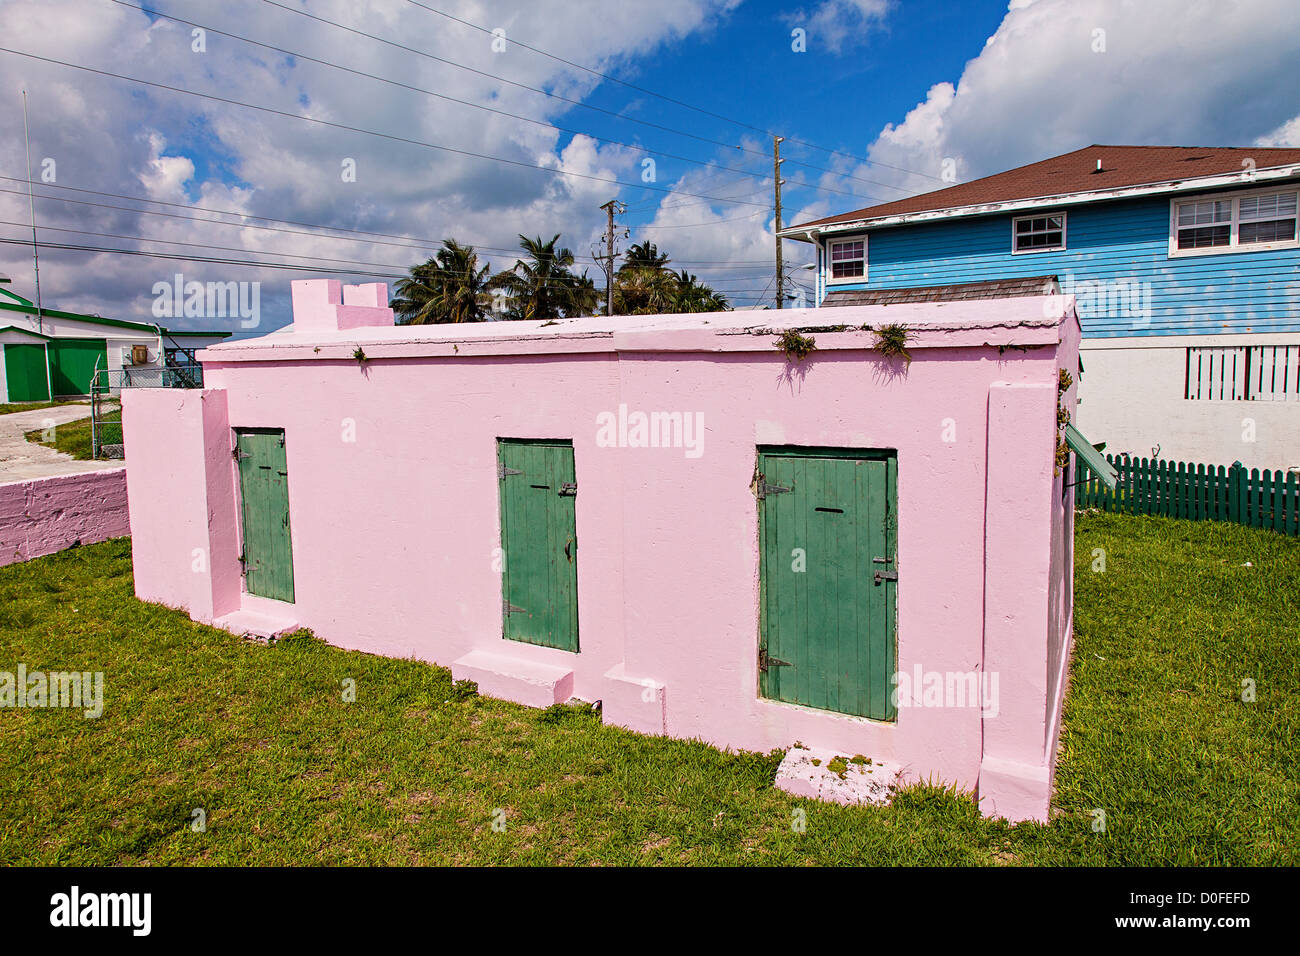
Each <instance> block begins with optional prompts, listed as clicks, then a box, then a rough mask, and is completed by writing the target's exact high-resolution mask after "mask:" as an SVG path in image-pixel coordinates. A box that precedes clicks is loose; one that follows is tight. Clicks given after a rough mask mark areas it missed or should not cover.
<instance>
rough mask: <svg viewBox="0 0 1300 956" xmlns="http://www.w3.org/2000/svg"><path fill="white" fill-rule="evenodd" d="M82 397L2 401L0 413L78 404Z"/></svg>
mask: <svg viewBox="0 0 1300 956" xmlns="http://www.w3.org/2000/svg"><path fill="white" fill-rule="evenodd" d="M79 403H80V399H75V398H73V399H69V400H68V401H64V402H57V401H56V402H0V415H10V414H12V413H13V412H32V411H35V410H36V409H38V408H58V407H59V406H60V405H77V404H79Z"/></svg>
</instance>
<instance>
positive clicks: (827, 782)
mask: <svg viewBox="0 0 1300 956" xmlns="http://www.w3.org/2000/svg"><path fill="white" fill-rule="evenodd" d="M855 759H857V760H858V762H857V763H854V760H855ZM841 760H842V761H843V766H840V763H839V762H838V761H841ZM868 761H869V762H868ZM901 777H902V768H901V767H898V766H896V765H894V764H890V763H884V762H881V761H878V760H870V758H863V757H862V755H861V754H846V753H844V752H843V751H834V750H821V749H805V748H802V747H794V748H791V750H790V751H789V752H788V753H787V754H786V755H785V759H784V760H782V761H781V766H780V767H779V768H778V769H777V771H776V788H777V789H778V790H784V791H785V792H786V793H789V794H792V795H793V796H796V797H808V798H811V799H813V800H827V801H830V802H832V803H841V804H847V805H852V804H875V805H877V806H883V805H884V804H887V803H889V801H890V800H891V799H892V798H893V796H894V791H895V790H896V789H898V787H899V785H900V778H901Z"/></svg>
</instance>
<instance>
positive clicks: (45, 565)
mask: <svg viewBox="0 0 1300 956" xmlns="http://www.w3.org/2000/svg"><path fill="white" fill-rule="evenodd" d="M1094 548H1102V549H1104V550H1105V560H1106V570H1105V571H1104V572H1101V573H1099V572H1094V571H1093V570H1091V567H1092V565H1093V562H1094V556H1093V554H1092V551H1093V549H1094ZM1076 549H1077V558H1078V570H1077V579H1076V580H1077V595H1078V599H1077V600H1078V609H1077V622H1076V623H1077V627H1076V631H1077V635H1076V636H1077V644H1076V650H1075V660H1074V665H1073V677H1072V681H1073V683H1072V690H1071V695H1070V698H1069V702H1068V705H1067V710H1066V719H1065V725H1066V728H1065V733H1064V738H1063V752H1062V758H1061V764H1060V767H1059V770H1058V773H1057V786H1058V793H1057V797H1056V806H1055V810H1054V818H1053V820H1052V822H1051V823H1050V825H1047V826H1039V825H1036V824H1020V825H1019V826H1016V827H1010V826H1008V825H1006V824H1005V823H1001V822H995V821H987V820H984V819H982V818H981V817H980V816H979V814H978V812H977V811H976V808H975V806H974V804H973V803H972V802H971V801H970V800H969V799H968V797H966V796H963V795H959V794H955V793H952V792H950V791H945V790H944V789H942V788H939V787H929V786H922V787H914V788H910V789H908V790H905V791H903V792H902V793H900V794H899V795H898V796H897V798H896V799H895V801H894V803H893V805H892V806H890V807H888V808H856V807H855V808H849V807H838V806H831V805H823V804H817V803H813V802H810V801H806V800H798V799H795V798H792V797H789V796H787V795H785V794H783V793H780V792H778V791H776V790H775V789H774V788H773V787H772V786H771V781H772V777H773V774H774V772H775V770H776V765H777V762H778V761H779V757H780V754H779V753H778V754H775V755H760V754H743V753H742V754H736V753H730V754H728V753H721V752H719V751H717V750H715V749H713V748H711V747H708V746H705V745H703V744H700V743H693V742H685V741H673V740H665V739H655V738H649V737H641V736H637V735H635V734H632V733H628V732H626V731H622V730H619V729H616V728H612V727H605V726H602V725H601V723H600V721H599V718H598V716H596V715H594V714H591V713H590V712H582V711H577V710H573V709H566V708H556V709H553V710H551V711H534V710H529V709H527V708H524V707H520V706H516V705H513V704H508V703H504V702H500V701H494V700H489V699H486V698H482V697H478V696H476V695H473V694H472V693H468V692H466V690H465V689H464V688H459V687H455V686H453V684H452V681H451V677H450V675H449V673H448V671H446V670H444V669H442V668H438V667H430V666H427V665H425V664H421V663H418V662H414V661H401V660H389V659H385V658H380V657H373V656H369V655H365V654H359V653H353V652H347V651H342V650H338V649H335V648H331V647H329V646H327V645H325V644H323V643H321V642H319V641H317V640H314V639H312V638H311V637H309V636H297V637H291V638H289V639H286V640H284V641H281V642H280V643H278V644H276V645H272V646H269V647H268V646H261V645H257V644H253V643H250V642H244V641H241V640H239V639H236V638H234V637H231V636H230V635H228V634H225V633H224V632H221V631H216V630H212V629H210V628H206V627H202V626H200V625H197V624H193V623H192V622H190V620H189V619H188V618H187V617H186V616H185V615H184V614H182V613H179V612H176V611H172V610H168V609H166V608H162V607H157V606H153V605H148V604H142V603H140V602H138V601H136V600H135V599H134V598H133V597H132V596H131V565H130V546H129V542H128V541H125V540H119V541H112V542H108V543H105V544H100V545H95V546H92V547H83V548H76V549H73V550H70V551H65V552H63V553H61V554H57V555H52V556H50V557H47V558H41V559H38V560H36V561H32V562H29V563H26V564H17V565H11V566H10V567H7V568H0V670H9V671H13V670H15V669H16V667H17V664H18V662H23V663H25V664H26V665H27V667H28V669H29V670H35V669H43V670H67V669H79V670H91V671H94V670H103V671H104V672H105V698H106V704H105V710H104V713H103V716H101V717H100V718H98V719H95V720H87V719H85V718H83V717H82V716H81V715H80V712H79V711H78V712H69V711H61V710H10V709H6V710H0V863H3V864H143V863H148V864H176V863H210V864H343V863H386V864H407V863H424V864H444V863H468V864H498V863H510V864H557V863H559V864H599V865H619V864H835V865H892V864H954V865H969V864H974V865H1008V864H1030V865H1044V864H1046V865H1060V864H1089V865H1098V864H1101V865H1109V864H1130V865H1137V864H1155V865H1161V864H1175V863H1178V864H1192V865H1205V864H1209V865H1223V864H1234V865H1239V864H1252V863H1258V864H1287V865H1295V864H1296V863H1297V862H1300V809H1298V799H1300V757H1297V751H1296V748H1295V747H1294V744H1293V742H1294V740H1295V739H1296V737H1297V734H1298V733H1300V641H1298V640H1297V637H1298V636H1300V635H1297V620H1298V619H1300V618H1298V616H1297V613H1296V612H1297V605H1296V596H1297V595H1298V594H1300V542H1296V541H1293V540H1288V539H1285V538H1282V537H1278V536H1275V535H1273V534H1271V533H1268V532H1261V531H1255V530H1252V529H1247V528H1242V527H1238V526H1234V525H1221V524H1212V523H1209V522H1204V523H1193V522H1185V521H1173V520H1166V519H1158V518H1147V517H1131V516H1123V515H1095V516H1088V517H1081V518H1080V520H1079V522H1078V534H1077V542H1076ZM1247 561H1250V562H1251V563H1252V567H1249V568H1247V567H1243V566H1242V565H1243V564H1244V563H1245V562H1247ZM1244 678H1251V679H1253V680H1254V681H1255V683H1256V688H1257V699H1256V700H1255V701H1254V702H1253V703H1246V702H1243V701H1242V700H1241V688H1242V680H1243V679H1244ZM347 680H353V681H355V682H356V700H355V702H352V703H349V702H345V700H344V699H343V687H344V682H345V681H347ZM195 808H202V809H203V810H204V812H205V814H206V823H207V826H206V831H205V832H195V831H194V830H193V829H192V826H191V823H192V819H193V818H192V812H193V810H194V809H195ZM797 808H801V809H802V810H803V811H804V812H806V814H807V818H806V819H807V826H806V830H805V832H802V833H797V832H794V831H793V829H792V827H791V822H792V820H793V818H794V811H795V810H796V809H797ZM1096 808H1101V809H1104V810H1105V811H1106V822H1107V827H1106V830H1105V832H1101V833H1098V832H1094V831H1093V827H1092V821H1093V815H1092V813H1091V811H1092V810H1094V809H1096ZM502 814H503V816H502ZM494 815H496V816H495V818H496V819H498V820H504V829H503V830H500V831H499V832H498V830H494V828H493V820H494Z"/></svg>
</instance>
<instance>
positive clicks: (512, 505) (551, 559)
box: [497, 438, 578, 651]
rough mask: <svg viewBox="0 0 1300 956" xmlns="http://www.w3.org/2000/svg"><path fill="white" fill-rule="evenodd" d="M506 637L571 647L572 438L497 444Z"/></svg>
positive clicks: (574, 603)
mask: <svg viewBox="0 0 1300 956" xmlns="http://www.w3.org/2000/svg"><path fill="white" fill-rule="evenodd" d="M497 480H498V483H499V485H500V496H501V549H502V569H501V571H502V573H501V593H502V597H503V611H504V617H505V626H504V634H505V637H506V639H507V640H511V641H523V642H525V643H527V644H542V645H544V646H546V647H558V648H560V649H561V650H566V651H577V650H578V535H577V524H576V512H575V508H574V504H575V501H576V496H577V491H578V485H577V479H576V477H575V475H574V468H573V443H572V442H568V441H524V440H516V439H505V438H503V439H500V440H499V441H498V442H497Z"/></svg>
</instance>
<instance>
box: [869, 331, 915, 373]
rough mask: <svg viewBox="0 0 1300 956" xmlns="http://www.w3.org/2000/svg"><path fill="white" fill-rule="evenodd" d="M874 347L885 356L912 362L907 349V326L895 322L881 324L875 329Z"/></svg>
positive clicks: (909, 363)
mask: <svg viewBox="0 0 1300 956" xmlns="http://www.w3.org/2000/svg"><path fill="white" fill-rule="evenodd" d="M875 333H876V348H878V349H879V350H880V354H881V355H883V356H885V358H902V359H903V360H904V361H906V362H907V364H908V365H911V364H912V353H911V352H909V351H908V350H907V327H906V326H903V325H900V324H898V323H897V322H894V323H891V324H889V325H882V326H880V328H878V329H876V330H875Z"/></svg>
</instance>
